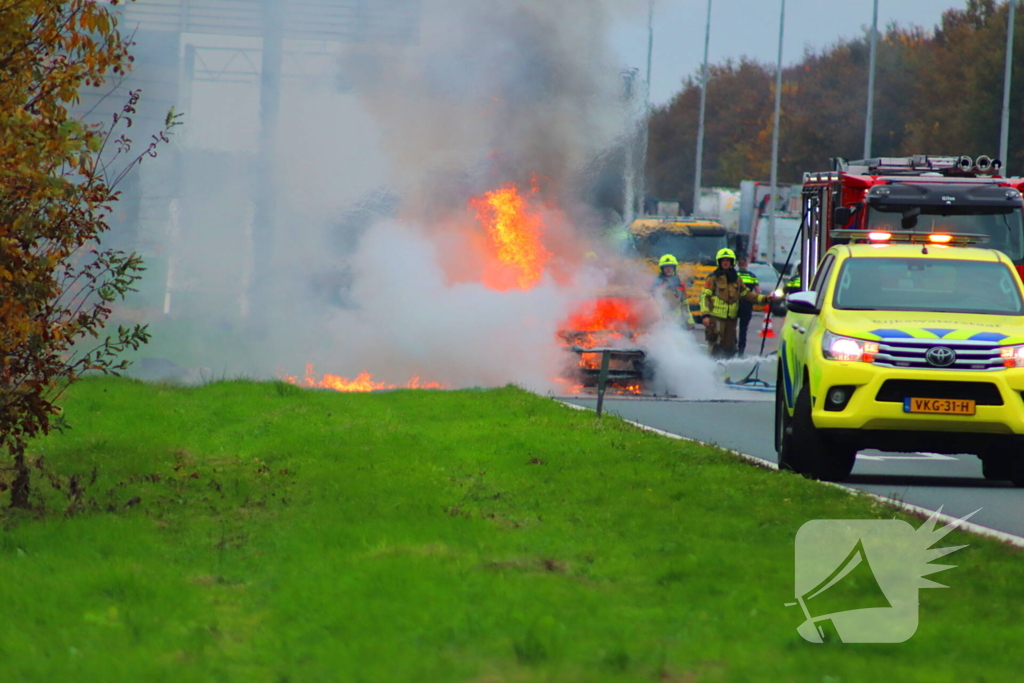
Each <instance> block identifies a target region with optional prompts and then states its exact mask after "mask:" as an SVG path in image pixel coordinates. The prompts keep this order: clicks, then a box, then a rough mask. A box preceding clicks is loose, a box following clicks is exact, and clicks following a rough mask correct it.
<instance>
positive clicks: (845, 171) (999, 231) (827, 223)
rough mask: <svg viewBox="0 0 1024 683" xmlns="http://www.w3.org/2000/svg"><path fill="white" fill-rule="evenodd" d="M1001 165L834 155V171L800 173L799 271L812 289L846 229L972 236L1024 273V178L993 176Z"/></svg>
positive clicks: (932, 158)
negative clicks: (821, 266)
mask: <svg viewBox="0 0 1024 683" xmlns="http://www.w3.org/2000/svg"><path fill="white" fill-rule="evenodd" d="M1001 167H1002V164H1001V163H1000V162H999V161H998V160H992V159H989V158H988V157H986V156H980V157H978V158H977V159H971V158H970V157H967V156H960V157H939V156H927V155H916V156H912V157H879V158H875V159H863V160H860V161H847V160H845V159H841V158H837V159H833V160H832V170H831V171H828V172H823V173H805V174H804V182H803V190H802V193H801V201H802V213H803V216H802V219H803V220H802V227H803V230H802V237H801V239H800V240H799V252H798V253H796V254H794V255H793V260H799V263H800V276H801V278H802V281H803V282H804V283H805V285H804V286H805V287H809V286H810V283H811V280H812V278H813V277H814V273H815V270H816V267H817V264H818V262H819V261H820V260H821V256H822V255H823V254H824V253H825V251H826V250H828V248H829V247H831V246H832V245H833V244H842V243H844V242H845V241H846V240H844V239H843V237H842V231H843V230H870V231H877V232H879V233H886V232H888V233H897V232H907V231H913V232H915V233H922V232H923V233H940V234H960V235H976V236H978V237H979V241H983V242H984V243H983V244H981V245H979V246H985V247H990V248H993V249H998V250H1000V251H1002V252H1003V253H1005V254H1006V255H1007V256H1008V257H1009V258H1010V260H1011V261H1013V264H1014V266H1015V267H1016V268H1017V272H1018V273H1020V274H1021V276H1022V277H1024V218H1022V199H1021V191H1022V189H1024V178H1016V177H1015V178H1004V177H1002V176H999V175H998V172H999V170H1000V168H1001Z"/></svg>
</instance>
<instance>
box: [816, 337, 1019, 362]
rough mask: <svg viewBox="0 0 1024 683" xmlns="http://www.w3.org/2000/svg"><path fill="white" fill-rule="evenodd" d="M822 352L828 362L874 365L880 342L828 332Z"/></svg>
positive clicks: (824, 338)
mask: <svg viewBox="0 0 1024 683" xmlns="http://www.w3.org/2000/svg"><path fill="white" fill-rule="evenodd" d="M821 352H822V354H823V355H824V356H825V358H827V359H828V360H838V361H845V362H847V363H873V362H874V360H875V356H876V355H877V354H878V342H872V341H864V340H863V339H854V338H852V337H840V336H839V335H838V334H832V333H831V332H829V331H827V330H826V331H825V334H824V335H823V336H822V338H821ZM1021 361H1022V365H1024V355H1021Z"/></svg>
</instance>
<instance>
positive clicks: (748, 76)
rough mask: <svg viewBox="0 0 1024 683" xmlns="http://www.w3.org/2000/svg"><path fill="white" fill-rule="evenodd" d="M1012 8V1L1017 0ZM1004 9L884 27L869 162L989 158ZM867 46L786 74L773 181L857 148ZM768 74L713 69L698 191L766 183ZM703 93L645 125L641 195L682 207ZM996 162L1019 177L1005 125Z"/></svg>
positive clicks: (1023, 20) (975, 1) (1016, 59)
mask: <svg viewBox="0 0 1024 683" xmlns="http://www.w3.org/2000/svg"><path fill="white" fill-rule="evenodd" d="M1018 1H1019V0H1018ZM1008 15H1009V5H1008V3H1007V2H1005V1H1003V2H1000V1H997V0H962V3H961V7H959V8H953V9H949V10H947V11H946V12H945V13H943V16H942V20H941V22H940V23H939V24H938V25H937V26H935V27H934V28H933V29H932V30H930V31H929V30H925V29H923V28H920V27H901V26H899V25H896V24H893V25H890V26H888V27H887V28H886V29H885V31H884V32H882V35H881V36H880V39H879V41H878V53H877V65H876V74H875V100H874V125H873V130H874V133H873V135H872V144H871V153H872V155H873V156H905V155H910V154H933V155H960V154H967V155H970V156H978V155H980V154H986V155H989V156H996V155H997V154H998V146H999V131H1000V115H1001V110H1002V97H1003V86H1002V81H1003V60H1004V57H1005V52H1004V51H1005V46H1006V22H1007V18H1008ZM1016 21H1017V26H1016V33H1017V37H1018V39H1017V41H1016V44H1015V46H1014V55H1013V64H1014V66H1013V84H1012V87H1011V93H1012V94H1013V96H1012V98H1011V100H1010V120H1011V121H1021V120H1024V40H1021V39H1020V36H1022V35H1024V12H1018V13H1017V18H1016ZM868 64H869V42H868V36H867V35H863V36H859V37H856V38H852V39H847V40H842V41H839V42H837V43H835V44H834V45H830V46H828V47H826V48H824V49H822V50H820V51H808V52H806V53H805V54H804V56H803V58H802V59H801V60H800V61H799V62H798V63H796V64H793V65H790V66H787V67H786V68H785V69H784V70H783V79H782V80H783V86H782V87H783V91H782V116H781V125H780V128H779V180H780V181H781V182H788V183H796V182H800V179H801V177H802V174H803V173H804V172H805V171H816V170H826V169H828V168H829V160H830V159H831V158H832V157H837V156H839V157H846V158H848V159H851V158H860V157H861V154H862V153H863V148H864V123H865V116H866V104H867V83H868ZM774 88H775V84H774V66H773V65H772V66H769V65H763V64H759V63H757V62H753V61H750V60H741V61H740V62H739V63H738V64H736V63H733V62H727V63H725V64H724V65H713V66H711V68H710V70H709V78H708V93H707V124H706V130H705V140H704V159H703V169H704V170H703V178H702V184H703V185H704V186H705V187H708V186H714V185H724V186H732V187H735V186H736V185H738V183H739V181H740V180H743V179H753V180H764V179H766V178H767V177H768V173H769V168H768V166H769V163H770V159H771V136H772V128H773V107H774ZM699 103H700V87H699V81H698V80H697V79H696V78H691V79H688V80H687V81H685V82H684V83H683V88H682V90H681V91H680V92H679V93H678V94H677V95H676V96H675V98H674V99H673V100H672V101H671V102H670V103H668V104H667V105H665V106H663V107H659V108H657V109H655V110H654V112H653V114H652V116H651V121H650V140H649V143H650V149H649V153H648V167H647V173H648V187H650V188H652V193H654V194H656V195H657V196H659V197H662V198H670V197H674V198H678V199H680V200H682V201H683V204H684V205H685V206H690V205H691V202H692V194H693V161H694V152H695V148H696V138H697V117H698V112H699ZM1007 156H1008V157H1009V158H1008V159H1004V160H1003V161H1004V162H1005V165H1006V168H1007V169H1008V170H1009V171H1010V172H1013V173H1020V172H1021V171H1022V170H1024V166H1022V164H1024V135H1022V134H1020V133H1019V132H1018V129H1017V128H1014V127H1011V131H1010V146H1009V152H1008V155H1007Z"/></svg>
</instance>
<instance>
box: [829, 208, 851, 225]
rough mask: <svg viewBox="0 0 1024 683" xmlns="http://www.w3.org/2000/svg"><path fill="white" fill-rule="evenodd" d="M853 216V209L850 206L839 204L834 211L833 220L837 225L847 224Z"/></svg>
mask: <svg viewBox="0 0 1024 683" xmlns="http://www.w3.org/2000/svg"><path fill="white" fill-rule="evenodd" d="M852 217H853V211H851V210H850V207H848V206H837V207H836V208H835V210H834V211H832V222H833V223H835V224H836V226H845V225H846V224H847V223H849V222H850V218H852Z"/></svg>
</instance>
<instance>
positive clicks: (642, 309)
mask: <svg viewBox="0 0 1024 683" xmlns="http://www.w3.org/2000/svg"><path fill="white" fill-rule="evenodd" d="M644 304H646V306H645V305H644ZM648 308H650V304H649V303H648V302H646V301H644V300H641V299H628V298H625V297H603V298H600V299H594V300H592V301H588V302H586V303H585V304H583V305H582V306H580V307H579V308H577V309H576V312H575V313H573V314H572V315H570V316H569V318H568V319H567V320H566V321H565V323H564V324H563V325H562V329H566V330H574V331H579V332H601V331H610V330H623V331H628V330H638V329H641V328H643V327H644V326H646V325H647V324H648V323H649V322H650V321H651V319H652V318H653V317H654V316H655V315H656V313H655V312H653V311H651V310H646V309H648Z"/></svg>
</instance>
